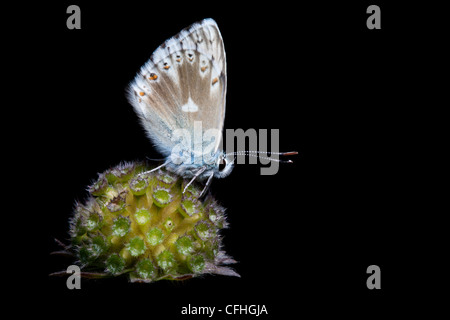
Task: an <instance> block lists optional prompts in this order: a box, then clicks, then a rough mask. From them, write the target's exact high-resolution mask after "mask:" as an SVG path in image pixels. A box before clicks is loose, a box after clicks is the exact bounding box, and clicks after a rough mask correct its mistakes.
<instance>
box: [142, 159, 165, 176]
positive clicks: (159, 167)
mask: <svg viewBox="0 0 450 320" xmlns="http://www.w3.org/2000/svg"><path fill="white" fill-rule="evenodd" d="M165 165H167V162H164V163H163V164H162V165H160V166H157V167H156V168H153V169H152V170H148V171H145V172H141V173H139V176H141V175H144V174H147V173H150V172H153V171H156V170H158V169H161V168H162V167H164V166H165Z"/></svg>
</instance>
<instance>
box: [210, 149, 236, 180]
mask: <svg viewBox="0 0 450 320" xmlns="http://www.w3.org/2000/svg"><path fill="white" fill-rule="evenodd" d="M233 167H234V156H233V155H231V154H226V153H225V152H221V153H220V154H219V156H218V157H217V161H216V165H215V166H214V169H213V170H214V176H215V177H216V178H225V177H226V176H228V175H229V174H230V173H231V171H232V170H233Z"/></svg>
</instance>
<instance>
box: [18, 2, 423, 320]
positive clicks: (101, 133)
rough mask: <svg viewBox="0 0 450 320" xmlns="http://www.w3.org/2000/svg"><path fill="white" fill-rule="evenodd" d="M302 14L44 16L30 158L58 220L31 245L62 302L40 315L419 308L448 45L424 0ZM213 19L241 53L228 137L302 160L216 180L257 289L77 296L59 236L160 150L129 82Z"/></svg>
mask: <svg viewBox="0 0 450 320" xmlns="http://www.w3.org/2000/svg"><path fill="white" fill-rule="evenodd" d="M288 3H289V2H280V3H279V4H278V2H277V3H263V2H257V3H255V4H254V5H243V3H241V4H235V3H227V2H224V3H222V4H220V5H218V4H212V3H211V2H203V3H197V2H185V3H182V4H179V3H173V2H166V3H156V2H151V1H147V2H131V1H126V2H123V3H117V4H116V3H111V2H104V3H101V4H97V5H93V4H91V3H87V2H86V1H81V2H80V1H79V2H75V3H72V2H67V1H62V2H60V3H58V4H55V5H49V4H47V5H39V6H36V9H35V11H33V12H29V14H30V16H34V17H35V18H36V17H37V18H36V19H35V20H32V25H33V26H34V27H35V28H34V29H35V30H31V31H30V33H29V34H31V35H32V37H35V39H36V43H38V45H33V46H32V48H30V50H29V51H28V52H26V55H27V58H26V60H25V62H27V61H28V62H32V63H33V64H34V67H33V68H29V69H28V68H27V67H25V69H26V73H25V74H23V76H24V77H26V78H28V77H31V79H32V84H33V86H34V87H36V88H39V89H38V90H37V91H38V92H37V95H36V101H38V102H37V103H32V102H29V103H28V106H29V107H30V108H31V109H32V111H31V115H32V117H34V119H35V121H34V124H35V125H36V128H37V130H35V133H36V135H37V136H36V137H33V136H32V137H30V140H31V141H33V139H34V138H35V139H36V140H37V139H39V143H35V144H34V145H32V146H30V148H29V149H28V150H29V153H30V154H32V155H33V158H34V159H33V161H34V162H33V166H38V167H39V168H40V169H42V170H39V171H36V172H34V173H33V174H35V176H36V181H37V182H36V184H35V185H34V186H33V190H34V192H35V194H37V195H38V199H39V200H37V201H36V203H37V204H44V206H45V208H46V209H45V210H42V212H41V213H39V215H38V216H37V217H35V218H36V224H35V225H34V226H33V227H34V231H35V234H36V235H38V236H40V237H42V239H43V242H39V243H34V242H33V241H31V242H30V248H33V250H30V251H32V252H33V253H36V258H35V259H34V262H33V264H30V265H27V268H28V269H29V270H33V272H35V270H39V271H38V272H36V274H35V277H34V278H33V279H34V280H33V281H34V282H33V283H34V285H32V288H28V289H27V290H32V291H33V292H35V293H36V295H38V296H40V297H44V301H45V302H43V303H40V304H39V307H37V308H38V309H39V310H44V311H45V314H46V316H48V317H60V316H61V315H64V314H68V315H74V316H80V317H81V316H86V315H88V314H89V315H92V316H101V317H105V318H109V317H113V316H115V315H117V314H119V313H120V314H123V315H126V314H128V315H129V316H130V317H145V318H157V317H164V318H167V319H175V318H180V319H183V318H186V319H187V318H193V319H194V318H195V317H194V316H182V315H181V308H182V307H185V306H188V304H191V305H193V306H211V307H212V306H214V307H216V309H217V308H219V309H222V310H224V309H225V307H226V305H230V304H240V305H252V304H256V305H265V306H266V308H267V310H268V313H269V315H268V316H264V318H267V317H270V318H274V319H284V318H287V317H289V318H292V317H300V316H302V315H304V314H306V313H309V314H313V315H315V316H316V317H322V316H335V315H342V316H346V317H355V318H358V319H360V318H367V317H372V316H373V317H381V316H383V315H386V313H387V312H388V311H387V310H392V309H391V308H392V307H397V311H396V312H397V313H398V314H400V315H401V314H402V312H403V310H405V309H411V308H412V309H414V308H416V307H417V305H413V304H411V300H408V301H407V302H406V303H405V302H404V301H403V299H402V298H404V297H405V296H406V295H407V294H411V293H412V295H413V296H414V295H415V293H417V294H419V292H420V291H419V289H418V288H419V286H420V285H421V284H423V282H427V281H428V280H425V279H424V278H423V277H415V276H412V277H411V269H414V268H415V267H414V266H418V265H419V263H420V262H423V259H429V258H430V257H429V256H428V255H429V253H427V252H429V251H428V250H427V248H424V244H423V242H422V240H423V238H424V237H425V236H424V233H423V231H424V229H427V228H428V226H427V224H426V223H425V222H424V221H422V220H421V217H422V216H423V214H424V212H423V207H422V199H421V197H420V196H419V197H418V196H417V193H416V183H417V180H418V179H419V178H420V177H418V176H417V173H416V171H415V168H417V167H416V165H413V164H412V163H411V161H410V160H409V159H410V158H415V157H416V155H417V149H415V147H414V145H416V143H418V142H419V141H420V140H421V139H422V135H421V130H422V126H423V125H424V122H423V121H422V122H420V121H417V116H419V117H420V114H421V112H422V111H421V109H420V108H419V109H416V107H415V106H416V105H420V104H421V101H422V99H423V97H422V96H421V94H420V93H421V92H420V89H419V86H418V84H417V81H418V74H419V73H421V72H426V69H427V68H428V66H427V65H426V64H424V60H423V59H421V57H422V58H423V57H424V56H425V55H426V54H428V53H429V52H428V50H427V49H426V48H427V47H428V46H429V45H430V43H431V42H432V40H431V38H430V37H429V35H428V34H426V33H425V31H424V29H422V28H421V26H423V25H420V24H415V23H414V21H416V20H415V18H414V17H413V16H412V15H411V13H410V11H408V7H407V6H400V5H399V6H398V7H394V6H393V5H392V4H390V3H387V2H385V1H375V2H373V3H369V2H365V1H357V2H356V1H355V2H353V3H349V2H346V3H345V4H342V3H336V2H331V1H330V2H316V3H315V4H304V3H300V4H295V5H294V3H290V4H288ZM70 4H77V5H79V6H80V8H81V27H82V28H81V30H68V29H67V28H66V19H67V17H68V16H69V15H68V14H66V8H67V6H68V5H70ZM370 4H377V5H379V6H380V7H381V12H382V15H381V19H382V21H381V27H382V29H381V30H368V29H367V27H366V19H367V17H368V14H367V13H366V8H367V6H368V5H370ZM18 10H19V11H20V9H18ZM207 17H211V18H213V19H215V20H216V22H217V23H218V25H219V28H220V30H221V33H222V36H223V39H224V43H225V49H226V54H227V71H228V94H227V111H226V119H225V128H232V129H237V128H242V129H244V130H247V129H249V128H254V129H279V130H280V149H281V150H282V151H291V150H296V151H298V152H299V155H298V156H295V157H293V158H292V160H294V164H282V165H280V169H279V172H278V173H277V174H276V175H274V176H262V175H260V174H259V173H260V167H261V166H260V165H248V164H247V165H238V166H236V167H235V169H234V171H233V172H232V174H231V175H230V176H229V177H227V178H226V179H221V180H219V179H216V180H215V181H214V182H213V185H212V189H211V191H212V192H213V194H214V195H215V196H216V198H217V199H219V201H220V202H221V203H222V205H223V206H224V207H225V208H227V214H228V221H229V222H230V228H229V229H227V230H225V232H224V233H223V234H224V237H225V238H224V243H225V249H226V251H227V252H228V253H229V254H230V255H231V256H233V257H234V258H235V259H236V260H238V261H239V263H238V264H237V265H236V266H235V269H236V271H237V272H238V273H239V274H240V275H241V278H227V277H221V276H205V277H203V278H196V279H191V280H188V281H185V282H168V281H161V282H158V283H153V284H131V283H129V282H128V281H127V279H126V278H118V279H108V280H85V279H83V280H82V283H81V290H68V289H67V287H66V283H65V281H66V278H52V277H48V274H49V273H51V272H55V271H60V270H64V269H65V268H66V267H67V265H69V264H72V261H70V260H66V259H63V258H61V257H55V256H51V255H50V252H52V251H54V250H58V246H57V245H56V243H55V242H54V238H57V239H60V240H62V241H67V238H68V233H67V230H68V219H69V217H70V216H71V212H72V208H73V204H74V202H75V201H76V200H83V198H84V197H85V196H86V195H87V192H86V191H85V188H86V186H87V185H88V184H90V183H91V181H92V180H93V179H95V177H96V176H97V173H98V172H102V171H104V170H106V169H107V168H109V167H111V166H114V165H116V164H118V163H120V162H121V161H133V160H140V159H141V160H142V159H145V157H150V158H157V157H158V154H157V153H156V152H155V150H154V149H153V148H152V146H151V143H150V142H149V141H148V139H147V138H146V136H145V134H144V131H143V129H142V128H141V126H140V124H139V123H138V120H137V117H136V115H135V114H134V111H133V109H132V107H131V106H130V105H129V104H128V102H127V100H126V97H125V88H126V86H127V85H128V83H129V82H130V81H131V80H132V79H133V77H134V75H135V73H136V72H137V71H138V70H139V68H140V67H141V65H143V64H144V63H145V62H146V61H147V59H148V58H149V57H150V55H151V53H152V52H153V51H154V50H155V49H156V48H157V47H158V46H159V45H160V44H161V43H162V42H163V41H164V40H166V39H167V38H169V37H171V36H173V35H175V34H176V33H178V32H179V31H180V30H181V29H183V28H184V27H187V26H188V25H190V24H192V23H193V22H196V21H199V20H201V19H203V18H207ZM17 24H18V23H16V25H17ZM32 29H33V28H32ZM422 80H423V79H422ZM28 165H29V164H28ZM35 214H36V212H35ZM419 224H421V225H422V228H421V229H419V228H418V227H417V226H418V225H419ZM40 237H39V239H40ZM419 252H420V254H419ZM421 254H424V255H425V256H423V255H421ZM36 264H37V265H38V266H39V268H38V269H36V268H35V265H36ZM370 265H378V266H379V267H380V268H381V287H382V289H381V290H369V289H367V287H366V280H367V277H368V276H369V275H368V274H367V273H366V269H367V267H368V266H370ZM416 271H417V267H416ZM418 274H420V271H419V272H418ZM416 275H417V273H416ZM36 279H38V281H36ZM416 290H417V291H416ZM422 293H423V292H422ZM19 296H20V293H19ZM404 303H405V304H404ZM403 306H404V307H403ZM62 312H65V313H62ZM389 312H391V313H390V314H392V311H389ZM222 316H223V314H222V315H219V314H217V313H216V314H215V316H214V318H220V317H222ZM251 317H252V316H251V315H247V316H244V315H241V316H239V315H230V316H229V319H234V318H236V319H240V318H251ZM261 317H263V316H261ZM198 318H206V316H199V317H198Z"/></svg>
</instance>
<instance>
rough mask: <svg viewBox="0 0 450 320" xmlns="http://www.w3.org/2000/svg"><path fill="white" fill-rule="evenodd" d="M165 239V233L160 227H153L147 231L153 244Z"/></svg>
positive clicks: (148, 238)
mask: <svg viewBox="0 0 450 320" xmlns="http://www.w3.org/2000/svg"><path fill="white" fill-rule="evenodd" d="M163 239H164V234H163V232H162V230H161V229H159V228H152V229H150V230H149V231H148V232H147V242H148V243H149V244H150V245H151V246H156V245H158V244H160V243H161V242H162V241H163Z"/></svg>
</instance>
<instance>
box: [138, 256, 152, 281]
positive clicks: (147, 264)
mask: <svg viewBox="0 0 450 320" xmlns="http://www.w3.org/2000/svg"><path fill="white" fill-rule="evenodd" d="M136 273H137V274H138V275H139V277H140V278H142V279H151V278H154V277H155V275H156V271H155V267H154V266H153V263H152V262H151V261H150V259H142V260H141V261H139V262H138V263H137V264H136Z"/></svg>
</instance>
